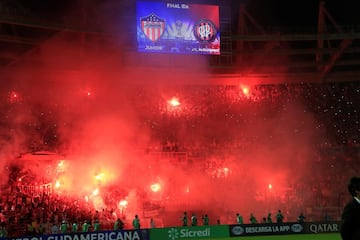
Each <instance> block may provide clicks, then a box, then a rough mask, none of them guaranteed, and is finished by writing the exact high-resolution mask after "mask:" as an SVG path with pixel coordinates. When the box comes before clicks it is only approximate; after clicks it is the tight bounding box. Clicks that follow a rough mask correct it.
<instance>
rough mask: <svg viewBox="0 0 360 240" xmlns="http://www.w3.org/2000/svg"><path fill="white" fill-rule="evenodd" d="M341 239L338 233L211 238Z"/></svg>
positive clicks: (270, 239) (246, 239) (267, 239)
mask: <svg viewBox="0 0 360 240" xmlns="http://www.w3.org/2000/svg"><path fill="white" fill-rule="evenodd" d="M225 239H227V240H230V239H231V240H341V237H340V234H339V233H321V234H299V235H273V236H255V237H232V238H217V239H215V238H213V239H212V240H225Z"/></svg>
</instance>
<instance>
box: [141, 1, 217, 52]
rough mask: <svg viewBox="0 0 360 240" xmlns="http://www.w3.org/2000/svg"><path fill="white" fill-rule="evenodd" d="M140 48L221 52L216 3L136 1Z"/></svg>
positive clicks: (165, 50)
mask: <svg viewBox="0 0 360 240" xmlns="http://www.w3.org/2000/svg"><path fill="white" fill-rule="evenodd" d="M136 17H137V46H138V47H137V49H138V51H139V52H158V53H179V54H211V55H220V29H219V6H217V5H205V4H185V3H170V2H148V1H146V2H145V1H144V2H141V1H138V2H137V3H136Z"/></svg>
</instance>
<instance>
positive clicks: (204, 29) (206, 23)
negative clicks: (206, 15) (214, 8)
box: [194, 19, 217, 42]
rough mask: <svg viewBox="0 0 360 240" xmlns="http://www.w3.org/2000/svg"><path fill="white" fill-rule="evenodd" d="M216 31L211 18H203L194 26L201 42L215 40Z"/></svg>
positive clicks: (197, 37)
mask: <svg viewBox="0 0 360 240" xmlns="http://www.w3.org/2000/svg"><path fill="white" fill-rule="evenodd" d="M216 33H217V31H216V27H215V24H214V23H213V22H211V21H210V20H206V19H202V20H200V21H198V22H197V23H196V24H195V26H194V36H195V38H196V39H197V40H198V41H199V42H213V41H214V40H215V38H216Z"/></svg>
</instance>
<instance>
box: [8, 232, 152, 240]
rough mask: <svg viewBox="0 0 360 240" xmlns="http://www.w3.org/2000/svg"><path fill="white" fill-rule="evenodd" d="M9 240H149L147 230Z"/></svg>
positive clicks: (54, 235)
mask: <svg viewBox="0 0 360 240" xmlns="http://www.w3.org/2000/svg"><path fill="white" fill-rule="evenodd" d="M6 239H7V240H149V232H148V230H147V229H141V230H129V231H125V230H124V231H104V232H88V233H69V234H53V235H42V236H36V237H35V236H31V237H30V236H29V237H15V238H6Z"/></svg>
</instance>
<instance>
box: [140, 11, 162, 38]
mask: <svg viewBox="0 0 360 240" xmlns="http://www.w3.org/2000/svg"><path fill="white" fill-rule="evenodd" d="M140 23H141V30H142V31H143V33H144V34H145V36H146V37H147V38H148V39H150V40H151V41H152V42H156V41H157V40H159V38H160V37H161V36H162V34H163V33H164V30H165V20H164V19H162V18H159V17H158V16H157V15H155V14H154V13H151V14H150V15H148V16H146V17H142V18H141V19H140Z"/></svg>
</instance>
